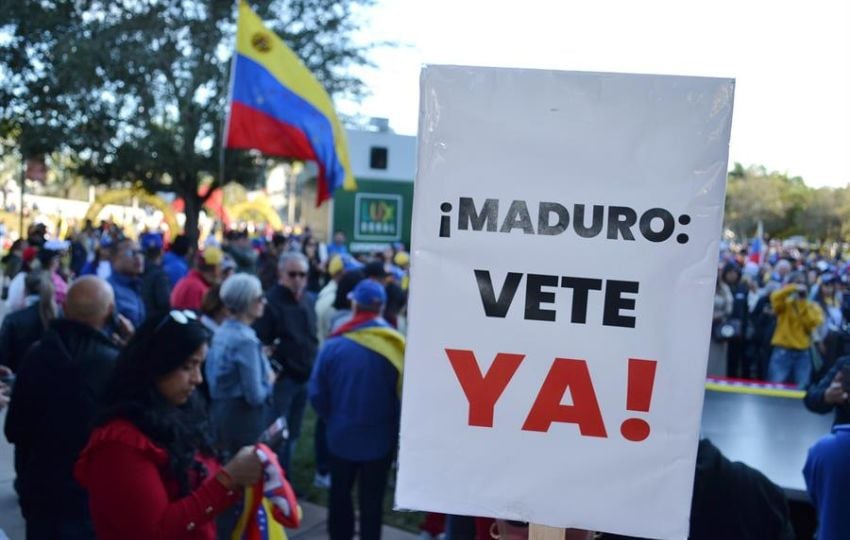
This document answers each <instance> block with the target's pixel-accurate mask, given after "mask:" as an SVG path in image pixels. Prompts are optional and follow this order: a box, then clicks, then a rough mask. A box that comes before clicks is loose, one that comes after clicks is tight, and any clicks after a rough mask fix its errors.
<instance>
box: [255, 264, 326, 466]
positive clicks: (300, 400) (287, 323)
mask: <svg viewBox="0 0 850 540" xmlns="http://www.w3.org/2000/svg"><path fill="white" fill-rule="evenodd" d="M308 268H309V266H308V262H307V258H306V257H305V256H304V255H303V254H301V253H296V252H287V253H284V254H283V255H281V257H280V261H279V264H278V283H277V285H275V286H274V287H272V288H271V289H270V290H269V291H268V292H267V293H266V300H267V301H268V304H267V305H266V310H265V312H264V313H263V316H262V318H260V319H258V320H257V322H255V323H254V329H255V330H256V331H257V336H258V337H259V338H260V341H262V342H263V343H264V344H266V345H274V351H273V352H272V354H271V358H270V359H271V361H272V365H273V366H274V367H275V370H276V371H278V378H277V382H276V383H275V387H274V408H275V413H276V414H277V415H278V416H285V417H286V420H287V422H288V423H289V439H288V440H287V441H286V442H285V443H283V445H282V447H281V448H280V449H278V456H279V458H280V464H281V466H282V467H283V468H284V469H286V470H289V459H290V456H291V454H292V449H293V448H294V447H295V442H296V441H297V440H298V435H299V434H300V433H301V420H302V419H303V417H304V407H305V406H306V404H307V379H309V378H310V372H311V371H312V370H313V361H314V360H315V358H316V349H317V348H318V344H319V340H318V338H317V335H316V312H315V309H314V304H315V299H314V298H313V296H312V295H310V294H308V293H307V292H306V286H307V269H308ZM275 342H277V344H276V345H275Z"/></svg>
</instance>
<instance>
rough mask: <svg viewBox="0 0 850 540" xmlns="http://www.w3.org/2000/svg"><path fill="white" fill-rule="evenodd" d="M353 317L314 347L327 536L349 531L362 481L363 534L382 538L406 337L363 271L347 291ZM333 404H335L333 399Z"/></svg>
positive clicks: (313, 395)
mask: <svg viewBox="0 0 850 540" xmlns="http://www.w3.org/2000/svg"><path fill="white" fill-rule="evenodd" d="M348 298H349V299H350V300H351V303H352V311H353V317H352V319H351V320H350V321H349V322H347V323H345V324H344V325H342V326H341V327H339V328H338V329H337V330H336V331H334V332H333V333H332V334H331V336H330V337H329V338H328V340H327V341H326V342H325V344H324V346H323V347H322V349H321V350H320V351H319V356H318V358H317V359H316V366H315V368H314V370H313V373H312V375H311V377H310V382H309V385H308V395H309V398H310V402H311V403H312V404H313V407H314V408H315V409H316V412H317V413H318V414H319V416H320V417H321V418H322V420H324V422H325V423H326V425H327V428H326V433H327V444H328V450H329V452H330V470H331V485H330V505H329V509H328V532H329V536H330V537H331V538H352V537H353V534H354V510H353V502H352V496H351V492H352V489H353V487H354V483H355V480H356V481H357V482H358V483H359V491H358V493H359V506H360V527H359V531H360V537H361V538H379V537H380V531H381V517H382V512H383V508H382V500H383V494H384V490H385V489H386V485H387V479H388V476H389V470H390V466H391V464H392V461H393V456H394V455H395V450H396V441H397V440H398V427H399V415H400V411H401V402H400V393H401V379H402V370H403V358H404V346H405V342H404V337H403V336H402V335H401V334H400V333H399V332H397V331H396V330H394V329H393V328H392V327H390V325H389V324H388V323H387V322H386V321H385V320H384V319H383V318H382V317H381V313H382V311H383V308H384V304H385V303H386V300H387V296H386V292H385V291H384V287H383V285H382V284H381V283H379V282H377V281H375V280H373V279H364V280H362V281H361V282H360V283H358V284H357V286H356V287H354V289H353V290H352V291H351V292H350V293H349V295H348ZM331 404H333V405H331Z"/></svg>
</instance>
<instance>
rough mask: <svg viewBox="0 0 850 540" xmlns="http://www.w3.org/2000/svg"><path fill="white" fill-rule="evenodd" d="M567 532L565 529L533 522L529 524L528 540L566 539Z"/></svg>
mask: <svg viewBox="0 0 850 540" xmlns="http://www.w3.org/2000/svg"><path fill="white" fill-rule="evenodd" d="M565 533H566V530H565V529H558V528H555V527H547V526H546V525H536V524H534V523H531V524H529V526H528V540H564V537H565Z"/></svg>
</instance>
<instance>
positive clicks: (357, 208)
mask: <svg viewBox="0 0 850 540" xmlns="http://www.w3.org/2000/svg"><path fill="white" fill-rule="evenodd" d="M357 185H358V188H359V189H358V191H356V192H350V191H341V192H338V193H337V194H336V196H335V197H334V224H333V227H334V230H341V231H343V232H344V233H345V234H346V236H347V237H348V242H349V249H350V250H351V251H352V252H354V253H358V252H370V251H381V250H383V249H384V248H385V247H387V246H389V245H390V244H392V243H394V242H401V243H403V244H404V245H405V246H408V247H409V246H410V213H411V210H412V206H413V182H401V181H381V180H362V179H360V178H358V179H357Z"/></svg>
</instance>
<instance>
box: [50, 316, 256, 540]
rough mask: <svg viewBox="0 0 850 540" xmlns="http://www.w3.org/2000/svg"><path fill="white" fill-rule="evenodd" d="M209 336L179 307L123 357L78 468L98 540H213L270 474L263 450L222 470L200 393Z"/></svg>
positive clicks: (242, 454) (151, 324) (247, 451)
mask: <svg viewBox="0 0 850 540" xmlns="http://www.w3.org/2000/svg"><path fill="white" fill-rule="evenodd" d="M207 335H208V334H207V331H206V329H205V328H204V326H203V325H202V324H201V323H200V322H198V320H197V318H196V316H195V314H194V313H193V312H191V311H177V310H173V311H171V312H169V313H168V314H167V315H166V316H165V317H164V318H163V319H162V320H159V321H157V320H155V319H151V320H149V321H147V322H146V323H144V324H143V325H142V327H141V328H139V330H138V331H137V332H136V334H135V335H134V336H133V338H131V340H130V343H128V345H127V347H126V348H125V349H124V351H123V352H122V354H121V356H120V358H119V360H118V363H117V365H116V367H115V373H114V375H113V377H112V379H111V381H110V383H109V386H108V388H107V392H106V397H105V399H104V401H103V409H102V411H101V414H100V416H99V418H98V420H97V422H96V423H95V425H96V426H97V427H96V428H95V430H94V431H93V432H92V434H91V437H90V438H89V440H88V444H87V445H86V447H85V449H84V450H83V451H82V453H81V454H80V457H79V459H78V460H77V463H76V466H75V468H74V474H75V477H76V479H77V481H78V482H79V483H80V485H81V486H83V488H85V490H86V491H87V493H88V499H89V510H90V514H91V519H92V521H93V523H94V529H95V533H96V535H97V538H99V539H101V540H149V539H151V538H168V539H170V540H189V539H197V540H213V539H214V538H215V537H216V525H215V521H214V520H215V518H216V517H217V516H218V515H219V514H221V513H222V512H224V511H225V510H227V509H229V508H230V507H231V506H233V505H234V504H235V503H236V502H237V501H238V500H240V499H241V498H242V494H241V493H240V491H241V490H242V489H243V488H245V487H247V486H251V485H253V484H254V483H255V482H257V481H258V480H259V479H260V478H261V477H262V467H263V466H262V463H261V462H260V459H259V457H257V455H256V453H255V452H254V448H253V447H247V446H246V447H244V448H241V449H240V450H239V451H238V452H237V453H236V455H235V456H234V457H233V458H232V459H230V461H228V462H227V463H226V464H225V465H223V466H222V465H221V464H220V462H219V461H218V460H217V458H216V453H215V451H214V450H213V447H212V441H210V440H209V436H208V429H207V426H206V418H205V414H204V410H203V407H202V405H201V404H200V400H199V398H198V395H197V392H196V391H195V390H196V388H197V386H198V385H199V384H200V383H201V381H202V380H203V376H202V372H203V364H204V361H205V358H206V355H207V348H208V347H207ZM57 500H60V499H52V502H53V505H54V507H55V505H56V501H57ZM54 538H56V537H54Z"/></svg>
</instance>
